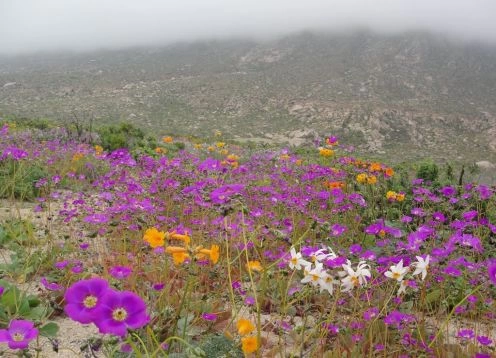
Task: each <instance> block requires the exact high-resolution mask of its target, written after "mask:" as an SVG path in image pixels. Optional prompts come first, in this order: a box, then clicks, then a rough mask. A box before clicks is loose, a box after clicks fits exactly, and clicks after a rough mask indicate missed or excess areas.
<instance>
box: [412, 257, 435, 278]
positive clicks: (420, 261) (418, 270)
mask: <svg viewBox="0 0 496 358" xmlns="http://www.w3.org/2000/svg"><path fill="white" fill-rule="evenodd" d="M416 258H417V262H415V263H414V265H415V271H414V272H413V273H412V275H413V276H415V275H420V274H422V281H423V280H424V279H425V277H426V276H427V270H428V269H429V261H430V259H431V257H430V256H429V255H427V256H426V257H425V259H424V258H422V257H421V256H416Z"/></svg>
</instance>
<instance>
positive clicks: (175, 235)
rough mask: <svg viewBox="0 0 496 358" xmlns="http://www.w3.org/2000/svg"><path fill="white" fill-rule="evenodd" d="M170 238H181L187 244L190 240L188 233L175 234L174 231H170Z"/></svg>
mask: <svg viewBox="0 0 496 358" xmlns="http://www.w3.org/2000/svg"><path fill="white" fill-rule="evenodd" d="M170 238H171V239H174V240H181V241H182V242H184V243H185V244H186V245H189V243H190V242H191V238H190V237H189V236H188V235H183V234H176V233H175V232H171V233H170Z"/></svg>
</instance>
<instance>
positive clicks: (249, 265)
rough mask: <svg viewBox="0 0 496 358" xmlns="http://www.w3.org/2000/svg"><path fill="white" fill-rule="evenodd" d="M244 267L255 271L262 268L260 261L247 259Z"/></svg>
mask: <svg viewBox="0 0 496 358" xmlns="http://www.w3.org/2000/svg"><path fill="white" fill-rule="evenodd" d="M246 269H247V270H248V271H257V272H260V271H262V270H263V268H262V264H261V263H260V261H248V262H247V263H246Z"/></svg>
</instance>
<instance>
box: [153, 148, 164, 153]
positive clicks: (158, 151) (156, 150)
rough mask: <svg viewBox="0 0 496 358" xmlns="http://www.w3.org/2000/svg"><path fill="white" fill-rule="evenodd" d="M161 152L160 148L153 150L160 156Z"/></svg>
mask: <svg viewBox="0 0 496 358" xmlns="http://www.w3.org/2000/svg"><path fill="white" fill-rule="evenodd" d="M162 152H163V150H162V148H160V147H157V148H155V153H157V154H160V153H162Z"/></svg>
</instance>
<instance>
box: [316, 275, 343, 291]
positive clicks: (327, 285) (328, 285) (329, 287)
mask: <svg viewBox="0 0 496 358" xmlns="http://www.w3.org/2000/svg"><path fill="white" fill-rule="evenodd" d="M337 283H339V281H336V280H335V279H334V278H333V277H332V276H331V275H329V274H328V273H327V272H324V273H323V275H322V277H321V279H320V281H319V285H320V292H322V291H324V290H325V291H327V292H329V294H330V295H331V296H332V293H333V292H334V284H337Z"/></svg>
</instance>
